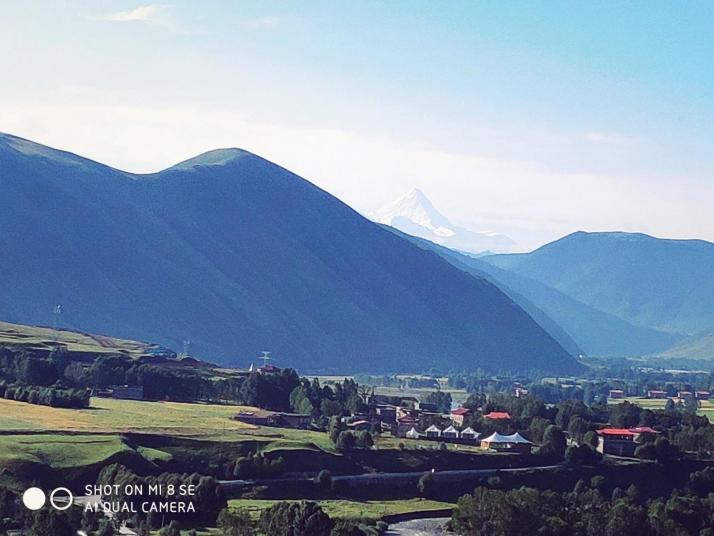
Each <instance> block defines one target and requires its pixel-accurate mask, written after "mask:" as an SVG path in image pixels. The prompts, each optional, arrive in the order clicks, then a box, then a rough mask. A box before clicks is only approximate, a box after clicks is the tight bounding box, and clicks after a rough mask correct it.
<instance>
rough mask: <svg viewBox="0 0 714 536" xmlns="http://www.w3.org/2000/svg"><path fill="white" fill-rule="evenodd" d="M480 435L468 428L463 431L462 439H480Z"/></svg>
mask: <svg viewBox="0 0 714 536" xmlns="http://www.w3.org/2000/svg"><path fill="white" fill-rule="evenodd" d="M480 435H481V434H480V433H479V432H477V431H476V430H474V429H473V428H471V427H470V426H469V427H468V428H464V429H463V430H461V437H462V439H478V437H479V436H480Z"/></svg>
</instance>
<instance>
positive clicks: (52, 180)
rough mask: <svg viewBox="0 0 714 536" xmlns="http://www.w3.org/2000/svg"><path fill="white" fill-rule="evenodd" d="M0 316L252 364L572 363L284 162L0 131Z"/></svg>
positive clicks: (455, 276)
mask: <svg viewBox="0 0 714 536" xmlns="http://www.w3.org/2000/svg"><path fill="white" fill-rule="evenodd" d="M0 189H1V190H2V192H3V195H2V197H0V250H1V251H2V252H3V254H2V255H0V272H1V273H2V274H3V278H1V279H0V318H2V319H3V320H6V321H9V322H15V323H23V324H44V325H50V324H52V323H53V321H54V320H55V319H54V318H53V315H52V311H53V309H54V307H55V306H56V305H57V304H62V306H63V314H62V317H61V322H62V325H64V326H66V327H70V328H73V329H77V330H81V331H85V332H94V333H109V334H112V335H113V336H117V337H122V338H127V339H136V340H149V341H155V342H156V343H158V344H162V345H164V346H168V347H172V348H180V347H181V345H182V342H183V341H184V340H189V341H191V348H192V351H193V352H194V353H196V354H197V355H199V356H200V357H205V358H207V359H210V360H211V361H221V362H222V363H224V364H227V365H233V366H247V364H249V363H250V360H251V358H252V357H253V356H255V355H256V354H257V353H258V351H259V350H272V351H273V352H274V355H275V357H276V358H277V359H278V364H280V365H282V366H295V367H298V368H300V369H301V370H305V371H308V370H313V371H317V370H319V371H339V372H341V373H342V372H361V371H369V372H379V371H389V372H398V371H415V370H424V369H427V368H433V367H436V368H441V369H443V370H472V369H475V368H476V367H481V368H487V369H512V370H525V369H534V368H537V369H541V370H550V371H554V372H573V371H577V370H579V369H580V364H579V363H578V362H577V361H576V360H575V359H574V358H573V357H571V356H570V355H569V354H568V352H566V351H565V350H564V349H563V348H562V347H561V346H560V345H559V344H558V343H557V342H556V341H555V340H554V339H553V338H552V337H550V336H549V335H548V333H546V332H545V331H544V330H543V329H542V328H541V327H540V326H539V325H538V324H537V323H536V322H534V321H533V319H532V318H531V317H530V316H529V315H528V314H527V313H526V312H524V311H523V310H522V309H521V308H520V307H519V306H518V305H516V304H515V303H514V302H513V301H512V300H511V299H510V298H508V297H507V296H505V295H504V294H503V293H502V292H501V291H500V290H499V289H498V288H497V287H496V286H495V285H493V284H492V283H490V282H489V281H487V280H485V279H482V278H476V277H473V276H472V275H470V274H468V273H466V272H464V271H462V270H459V269H457V268H455V267H454V266H452V265H451V264H449V263H447V262H446V261H445V260H444V259H442V258H440V257H439V256H437V255H436V254H434V253H432V252H426V251H423V250H422V249H420V248H418V247H416V246H414V245H413V244H410V243H409V242H407V241H406V240H404V239H402V238H399V237H397V236H394V235H393V234H392V233H390V232H388V231H386V230H384V229H382V228H380V227H379V226H377V225H375V224H373V223H372V222H369V221H368V220H366V219H365V218H363V217H362V216H360V215H359V214H358V213H356V212H355V211H354V210H352V209H351V208H349V207H348V206H347V205H345V204H344V203H342V202H340V201H339V200H337V199H335V198H334V197H332V196H331V195H329V194H328V193H326V192H324V191H322V190H320V189H319V188H317V187H315V186H314V185H312V184H310V183H309V182H307V181H305V180H304V179H302V178H300V177H298V176H296V175H294V174H292V173H290V172H289V171H288V170H286V169H284V168H281V167H279V166H277V165H275V164H272V163H270V162H268V161H267V160H264V159H262V158H260V157H258V156H256V155H253V154H251V153H249V152H247V151H242V150H238V149H227V150H226V149H223V150H218V151H211V152H209V153H204V154H203V155H199V156H198V157H194V158H192V159H188V160H186V161H183V162H181V163H179V164H178V165H176V166H173V167H171V168H168V169H166V170H164V171H161V172H159V173H153V174H149V175H136V174H131V173H126V172H122V171H119V170H115V169H113V168H111V167H108V166H104V165H102V164H99V163H96V162H92V161H90V160H86V159H83V158H81V157H79V156H76V155H72V154H71V153H65V152H61V151H55V150H53V149H50V148H47V147H43V146H40V145H37V144H33V143H32V142H29V141H27V140H21V139H20V138H16V137H13V136H8V135H0Z"/></svg>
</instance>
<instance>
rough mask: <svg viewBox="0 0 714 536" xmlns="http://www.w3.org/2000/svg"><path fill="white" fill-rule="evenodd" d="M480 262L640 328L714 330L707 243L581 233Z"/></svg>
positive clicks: (713, 247)
mask: <svg viewBox="0 0 714 536" xmlns="http://www.w3.org/2000/svg"><path fill="white" fill-rule="evenodd" d="M483 260H484V261H486V262H489V263H491V264H493V265H495V266H498V267H500V268H503V269H506V270H509V271H511V272H515V273H518V274H520V275H522V276H525V277H529V278H532V279H536V280H538V281H540V282H542V283H545V284H546V285H549V286H552V287H554V288H556V289H558V290H560V291H561V292H563V293H565V294H567V295H569V296H571V297H573V298H575V299H577V300H579V301H581V302H583V303H586V304H588V305H590V306H592V307H594V308H596V309H598V310H600V311H604V312H607V313H610V314H613V315H615V316H618V317H620V318H622V319H625V320H627V321H628V322H631V323H633V324H635V325H639V326H644V327H649V328H652V329H657V330H662V331H669V332H674V333H685V334H694V333H698V332H701V331H704V330H706V329H709V328H712V327H713V326H714V277H712V275H714V271H713V270H712V267H713V266H714V244H712V243H710V242H706V241H704V240H664V239H659V238H654V237H651V236H648V235H644V234H630V233H584V232H578V233H574V234H571V235H569V236H566V237H564V238H562V239H560V240H557V241H555V242H552V243H550V244H547V245H545V246H543V247H542V248H540V249H537V250H535V251H533V252H531V253H525V254H517V255H494V256H488V257H484V258H483Z"/></svg>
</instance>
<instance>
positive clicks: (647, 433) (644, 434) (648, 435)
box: [629, 426, 659, 444]
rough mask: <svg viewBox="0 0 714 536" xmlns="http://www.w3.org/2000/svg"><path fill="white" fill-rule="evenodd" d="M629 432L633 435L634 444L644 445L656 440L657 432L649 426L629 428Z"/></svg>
mask: <svg viewBox="0 0 714 536" xmlns="http://www.w3.org/2000/svg"><path fill="white" fill-rule="evenodd" d="M629 430H630V432H634V433H635V443H638V444H639V443H645V442H647V441H654V440H655V439H657V436H658V435H659V432H658V431H657V430H655V429H653V428H650V427H649V426H636V427H635V428H630V429H629Z"/></svg>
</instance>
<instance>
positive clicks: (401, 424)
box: [392, 415, 417, 437]
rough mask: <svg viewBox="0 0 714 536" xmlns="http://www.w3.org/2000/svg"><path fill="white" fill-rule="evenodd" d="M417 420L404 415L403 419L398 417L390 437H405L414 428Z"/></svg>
mask: <svg viewBox="0 0 714 536" xmlns="http://www.w3.org/2000/svg"><path fill="white" fill-rule="evenodd" d="M416 425H417V420H416V419H415V418H414V417H412V416H411V415H405V416H404V417H399V418H398V419H397V422H396V424H395V426H394V428H393V429H392V435H395V436H397V437H406V435H407V432H408V431H409V430H411V429H412V428H416Z"/></svg>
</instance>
